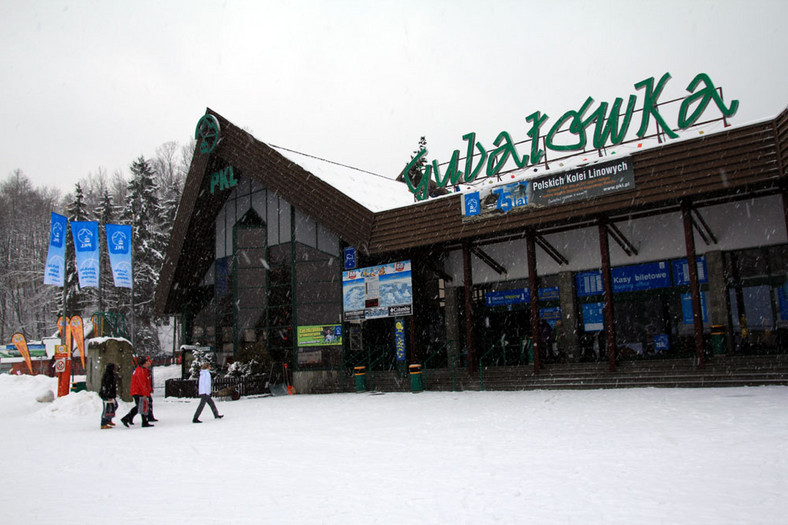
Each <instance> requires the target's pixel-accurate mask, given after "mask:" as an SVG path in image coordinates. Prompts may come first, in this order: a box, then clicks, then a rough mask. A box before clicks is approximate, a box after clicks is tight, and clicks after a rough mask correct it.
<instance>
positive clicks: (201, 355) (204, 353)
mask: <svg viewBox="0 0 788 525" xmlns="http://www.w3.org/2000/svg"><path fill="white" fill-rule="evenodd" d="M191 348H192V355H193V356H194V359H193V360H192V365H191V368H189V378H190V379H197V378H199V377H200V369H201V368H202V364H203V363H208V364H210V365H211V369H212V370H216V354H215V353H213V352H212V351H211V350H210V348H209V347H205V346H195V347H191Z"/></svg>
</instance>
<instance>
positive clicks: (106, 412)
mask: <svg viewBox="0 0 788 525" xmlns="http://www.w3.org/2000/svg"><path fill="white" fill-rule="evenodd" d="M117 395H118V384H117V379H116V377H115V363H109V364H108V365H107V368H106V369H105V370H104V375H103V376H102V377H101V388H100V389H99V397H100V398H101V399H102V401H104V407H103V409H102V411H101V428H102V429H107V428H112V427H114V426H115V423H113V422H112V418H114V417H115V411H116V410H117V409H118V402H117V400H116V399H115V398H116V397H117Z"/></svg>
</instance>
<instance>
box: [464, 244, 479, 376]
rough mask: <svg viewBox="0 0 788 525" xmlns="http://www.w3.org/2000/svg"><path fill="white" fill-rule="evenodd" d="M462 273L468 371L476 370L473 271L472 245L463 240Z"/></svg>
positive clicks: (471, 372) (470, 372)
mask: <svg viewBox="0 0 788 525" xmlns="http://www.w3.org/2000/svg"><path fill="white" fill-rule="evenodd" d="M462 273H463V287H464V289H465V344H466V345H467V347H468V373H469V374H473V373H474V372H475V371H476V352H475V351H474V345H473V300H472V299H473V297H472V292H473V290H472V288H473V273H472V272H471V247H470V243H469V242H468V241H463V242H462Z"/></svg>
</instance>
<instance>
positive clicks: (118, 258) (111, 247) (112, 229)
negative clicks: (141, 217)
mask: <svg viewBox="0 0 788 525" xmlns="http://www.w3.org/2000/svg"><path fill="white" fill-rule="evenodd" d="M104 229H105V231H106V235H107V251H108V252H109V264H110V266H111V267H112V279H113V281H114V282H115V286H116V287H118V288H133V287H134V283H133V273H132V268H131V226H129V225H123V224H107V225H106V226H105V227H104Z"/></svg>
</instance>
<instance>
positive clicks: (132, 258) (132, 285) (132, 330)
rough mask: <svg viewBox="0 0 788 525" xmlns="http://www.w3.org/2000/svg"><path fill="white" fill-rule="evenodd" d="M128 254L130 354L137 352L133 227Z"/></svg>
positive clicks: (132, 228)
mask: <svg viewBox="0 0 788 525" xmlns="http://www.w3.org/2000/svg"><path fill="white" fill-rule="evenodd" d="M130 245H131V246H130V247H129V253H130V254H131V348H132V352H134V353H136V352H137V345H136V344H135V343H136V331H135V327H134V324H135V323H134V317H135V315H134V277H135V275H136V272H135V271H134V226H133V225H132V227H131V241H130Z"/></svg>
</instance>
